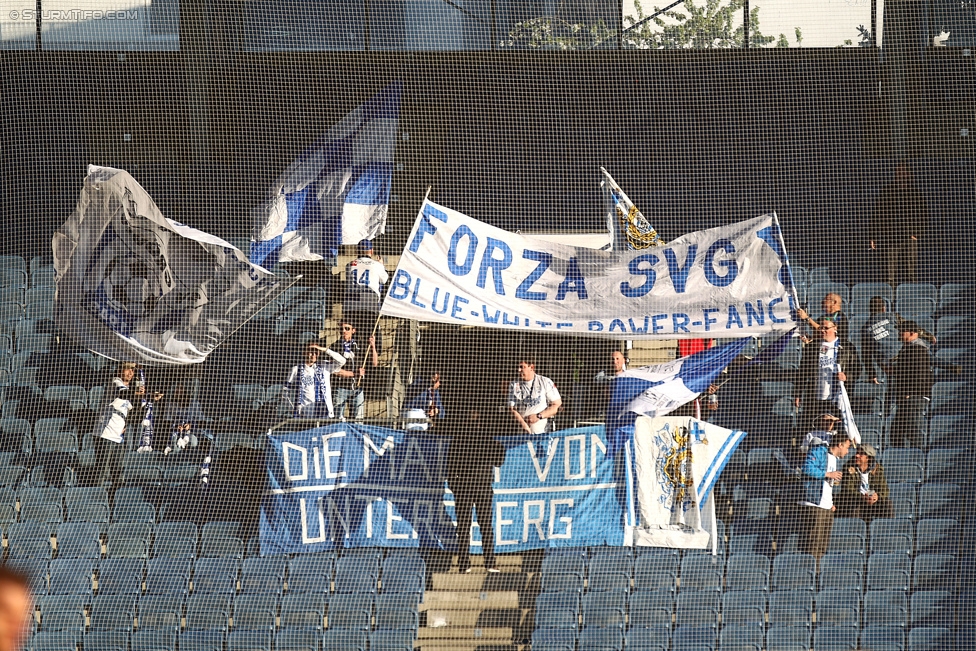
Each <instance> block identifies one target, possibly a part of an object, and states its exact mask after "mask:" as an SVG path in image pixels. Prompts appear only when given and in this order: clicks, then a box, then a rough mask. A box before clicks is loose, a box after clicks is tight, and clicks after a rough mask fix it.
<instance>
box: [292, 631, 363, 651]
mask: <svg viewBox="0 0 976 651" xmlns="http://www.w3.org/2000/svg"><path fill="white" fill-rule="evenodd" d="M329 633H333V632H332V631H326V634H327V635H326V640H328V639H329V635H328V634H329ZM350 633H352V631H350ZM355 633H357V634H358V635H359V636H361V639H362V645H363V646H362V647H361V648H362V649H363V650H364V651H365V649H366V646H365V645H366V636H365V634H363V633H362V632H360V631H355ZM321 647H322V634H321V633H320V632H319V631H317V630H315V629H308V628H280V629H278V633H277V635H276V636H275V649H276V651H318V650H319V649H320V648H321ZM339 648H344V647H339ZM348 648H350V649H356V648H360V647H356V646H355V645H351V646H349V647H348Z"/></svg>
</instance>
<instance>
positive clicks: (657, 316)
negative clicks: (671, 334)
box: [651, 314, 668, 334]
mask: <svg viewBox="0 0 976 651" xmlns="http://www.w3.org/2000/svg"><path fill="white" fill-rule="evenodd" d="M667 318H668V315H667V314H655V315H654V316H652V317H651V331H652V332H653V334H657V333H659V332H661V331H662V330H664V326H663V325H658V321H664V320H665V319H667Z"/></svg>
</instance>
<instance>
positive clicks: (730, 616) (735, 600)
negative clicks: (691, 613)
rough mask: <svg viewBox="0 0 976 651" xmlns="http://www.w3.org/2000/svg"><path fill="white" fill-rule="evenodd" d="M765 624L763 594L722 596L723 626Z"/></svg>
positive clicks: (764, 596)
mask: <svg viewBox="0 0 976 651" xmlns="http://www.w3.org/2000/svg"><path fill="white" fill-rule="evenodd" d="M631 610H633V603H631ZM765 624H766V593H765V592H762V591H759V590H749V591H731V592H726V593H725V594H723V595H722V625H723V626H765ZM723 646H724V645H723Z"/></svg>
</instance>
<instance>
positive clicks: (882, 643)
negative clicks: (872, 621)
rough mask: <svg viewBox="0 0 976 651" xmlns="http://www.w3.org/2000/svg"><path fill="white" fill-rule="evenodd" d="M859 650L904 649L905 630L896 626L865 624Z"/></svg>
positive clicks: (897, 650)
mask: <svg viewBox="0 0 976 651" xmlns="http://www.w3.org/2000/svg"><path fill="white" fill-rule="evenodd" d="M860 649H861V651H905V631H904V630H903V629H902V628H901V627H898V626H865V627H864V630H862V631H861V647H860Z"/></svg>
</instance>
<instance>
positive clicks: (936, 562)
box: [52, 554, 959, 592]
mask: <svg viewBox="0 0 976 651" xmlns="http://www.w3.org/2000/svg"><path fill="white" fill-rule="evenodd" d="M914 567H915V573H914V580H913V582H912V587H913V589H915V590H948V591H950V592H955V590H956V582H957V581H958V579H959V561H958V559H957V558H956V557H955V556H953V555H951V554H919V555H917V556H916V557H915V566H914ZM52 580H53V575H52Z"/></svg>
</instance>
